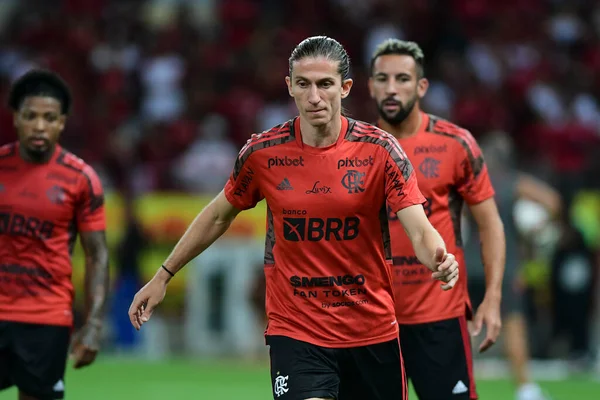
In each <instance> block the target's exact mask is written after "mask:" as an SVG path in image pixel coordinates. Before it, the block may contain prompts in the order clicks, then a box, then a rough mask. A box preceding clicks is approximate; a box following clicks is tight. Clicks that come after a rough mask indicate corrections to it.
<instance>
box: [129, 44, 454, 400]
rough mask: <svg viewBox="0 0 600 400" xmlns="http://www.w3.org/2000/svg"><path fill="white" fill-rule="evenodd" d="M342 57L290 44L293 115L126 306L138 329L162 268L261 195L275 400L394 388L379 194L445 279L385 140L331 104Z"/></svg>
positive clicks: (171, 270) (448, 266)
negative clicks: (264, 205) (265, 226)
mask: <svg viewBox="0 0 600 400" xmlns="http://www.w3.org/2000/svg"><path fill="white" fill-rule="evenodd" d="M349 64H350V63H349V58H348V55H347V53H346V51H345V49H344V48H343V47H342V45H341V44H340V43H338V42H337V41H335V40H334V39H331V38H328V37H324V36H317V37H311V38H308V39H306V40H304V41H303V42H301V43H300V44H299V45H298V46H297V47H296V48H295V49H294V51H293V52H292V55H291V57H290V60H289V68H290V73H289V76H288V77H286V83H287V87H288V91H289V94H290V96H292V97H293V98H294V100H295V102H296V105H297V107H298V110H299V114H300V116H299V117H296V118H294V119H292V120H291V121H288V122H286V123H283V124H281V125H279V126H276V127H274V128H272V129H270V130H269V131H267V132H264V133H262V134H260V135H253V136H252V137H251V139H250V140H248V143H247V144H246V145H245V146H244V147H243V148H242V150H241V151H240V153H239V156H238V158H237V161H236V163H235V167H234V169H233V173H232V174H231V177H230V179H229V180H228V182H227V183H226V185H225V189H224V190H223V192H221V193H220V194H219V195H218V196H217V197H216V198H215V199H214V200H213V201H212V202H211V203H210V205H208V206H207V207H206V208H205V209H204V210H203V211H202V212H201V213H200V214H199V215H198V217H197V218H196V219H195V221H194V222H193V223H192V225H191V226H190V227H189V228H188V230H187V232H186V233H185V234H184V236H183V237H182V239H181V240H180V241H179V243H178V244H177V246H176V247H175V249H174V251H173V252H172V254H171V255H170V256H169V257H168V258H167V260H166V261H165V263H164V265H163V266H162V267H161V268H159V269H158V271H157V272H156V275H155V276H154V278H153V279H152V280H151V281H150V282H149V283H148V284H147V285H146V286H144V287H143V288H142V289H141V290H140V291H139V292H138V293H137V294H136V296H135V298H134V299H133V302H132V304H131V307H130V309H129V316H130V318H131V322H132V324H133V325H134V326H135V327H136V328H137V329H139V328H140V327H141V326H142V324H143V323H145V322H147V321H148V319H149V318H150V316H151V314H152V312H153V310H154V309H155V307H156V306H157V305H158V304H159V303H160V302H161V301H162V300H163V298H164V296H165V292H166V287H167V284H168V282H169V280H170V279H171V278H172V277H173V275H174V274H175V273H177V271H179V270H180V269H181V268H183V266H184V265H186V264H187V263H188V262H189V261H190V260H192V259H193V258H194V257H196V256H197V255H198V254H200V253H201V252H202V251H203V250H205V249H206V248H207V247H208V246H210V244H211V243H213V242H214V241H215V240H216V239H217V238H218V237H219V236H221V235H222V234H223V233H224V232H225V231H226V230H227V228H228V227H229V225H230V224H231V222H232V220H233V219H234V218H235V216H236V215H237V214H238V213H239V212H240V210H246V209H249V208H252V207H254V206H255V205H256V204H257V203H258V202H259V201H261V200H262V199H265V200H266V202H267V206H268V211H267V223H268V229H267V235H266V241H265V259H264V263H265V266H264V273H265V276H266V285H267V289H266V292H267V294H266V307H267V314H268V321H269V322H268V326H267V329H266V342H267V344H268V345H269V346H270V354H271V379H272V384H273V396H274V398H275V399H282V400H305V399H340V400H349V399H357V400H358V399H361V400H364V399H371V400H378V399H381V400H383V399H386V400H387V399H405V398H406V385H405V384H404V373H403V367H402V361H401V356H400V349H399V344H398V327H397V322H396V317H395V314H394V300H393V291H392V275H391V267H390V265H389V263H388V261H387V260H388V259H390V257H391V252H390V246H389V245H390V242H389V230H388V220H387V209H386V203H387V204H389V207H390V209H391V212H395V213H397V216H398V219H399V220H400V223H401V224H402V225H403V226H404V228H405V229H406V230H407V232H408V235H409V237H410V239H411V243H412V245H413V246H414V248H415V251H416V253H417V254H418V255H419V256H420V257H421V259H422V260H423V262H424V263H425V265H427V267H428V268H429V269H430V270H431V271H434V272H433V276H434V277H436V278H437V279H440V280H441V281H442V282H445V285H444V286H445V288H446V289H450V288H452V287H453V286H454V284H455V283H456V282H457V280H458V265H457V263H456V261H455V259H454V256H453V255H451V254H448V253H446V251H445V245H444V242H443V240H442V238H441V237H440V235H439V234H438V233H437V231H436V230H435V229H434V228H433V227H432V226H431V224H430V223H429V221H428V220H427V217H426V216H425V212H424V211H423V207H422V203H423V202H424V198H423V197H422V195H421V193H420V192H419V189H418V187H417V182H416V177H415V174H414V172H413V170H412V166H411V164H410V162H409V161H408V159H407V158H406V157H405V155H404V152H403V151H402V149H401V148H400V146H399V145H398V142H397V141H396V140H395V139H394V138H393V136H391V135H389V134H388V133H386V132H384V131H382V130H380V129H378V128H376V127H374V126H372V125H369V124H366V123H364V122H359V121H354V120H351V119H349V118H345V117H343V116H342V115H341V102H342V98H345V97H346V96H348V94H349V93H350V89H351V87H352V80H351V79H348V72H349V67H350V65H349Z"/></svg>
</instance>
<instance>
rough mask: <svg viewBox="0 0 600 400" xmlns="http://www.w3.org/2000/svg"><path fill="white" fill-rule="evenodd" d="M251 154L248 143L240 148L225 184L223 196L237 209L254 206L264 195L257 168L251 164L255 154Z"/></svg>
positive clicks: (246, 208)
mask: <svg viewBox="0 0 600 400" xmlns="http://www.w3.org/2000/svg"><path fill="white" fill-rule="evenodd" d="M251 154H252V149H251V148H249V146H248V145H246V146H245V147H244V148H242V150H241V151H240V153H239V155H238V158H237V159H236V161H235V165H234V167H233V172H232V173H231V175H230V176H229V179H228V180H227V183H226V184H225V189H224V192H225V197H227V200H228V201H229V203H231V205H232V206H234V207H235V208H237V209H238V210H248V209H250V208H254V206H256V204H257V203H258V202H259V201H261V200H262V199H263V197H264V196H263V195H262V193H261V191H260V185H259V180H258V177H257V175H256V173H257V171H258V169H257V168H256V166H255V165H253V163H254V161H255V160H254V159H255V158H256V156H252V157H251Z"/></svg>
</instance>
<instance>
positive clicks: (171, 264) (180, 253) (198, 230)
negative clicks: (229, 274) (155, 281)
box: [157, 191, 240, 282]
mask: <svg viewBox="0 0 600 400" xmlns="http://www.w3.org/2000/svg"><path fill="white" fill-rule="evenodd" d="M239 213H240V210H238V209H237V208H235V207H234V206H233V205H231V203H230V202H229V201H228V200H227V198H226V197H225V193H224V192H223V191H221V193H219V194H218V195H217V196H216V197H215V198H214V199H213V200H212V201H211V202H210V203H209V204H208V205H207V206H206V207H205V208H204V209H203V210H202V211H201V212H200V214H198V216H197V217H196V218H195V219H194V221H193V222H192V223H191V225H190V226H189V227H188V229H187V230H186V232H185V233H184V235H183V236H182V237H181V239H180V240H179V242H178V243H177V245H176V246H175V248H174V249H173V251H172V252H171V254H170V255H169V257H168V258H167V259H166V261H165V263H164V266H165V267H166V268H167V269H168V270H169V271H171V272H172V273H173V274H176V273H177V271H179V270H180V269H182V268H183V267H184V266H185V265H186V264H187V263H189V262H190V261H191V260H193V259H194V258H196V257H197V256H198V255H199V254H200V253H202V252H203V251H204V250H206V249H207V248H208V247H209V246H210V245H211V244H213V243H214V242H215V240H217V239H218V238H219V237H221V235H223V234H224V233H225V232H226V231H227V229H229V227H230V226H231V223H232V222H233V220H234V219H235V217H236V216H237V215H238V214H239ZM157 277H160V278H161V279H164V280H165V281H167V282H168V281H169V280H170V278H171V275H169V273H168V272H167V271H165V270H164V269H162V268H160V269H159V270H158V272H157Z"/></svg>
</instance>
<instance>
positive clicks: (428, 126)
mask: <svg viewBox="0 0 600 400" xmlns="http://www.w3.org/2000/svg"><path fill="white" fill-rule="evenodd" d="M421 115H422V124H421V127H420V129H419V131H418V132H417V133H416V134H415V135H413V136H411V137H408V138H403V139H399V142H400V144H401V145H402V148H403V149H404V151H405V152H406V154H407V156H408V158H409V159H410V161H411V163H412V165H414V166H415V171H416V174H417V180H418V182H419V189H420V190H421V192H422V193H423V195H424V196H425V198H426V200H427V201H426V203H425V205H424V208H425V213H426V214H427V217H428V218H429V221H430V222H431V224H432V225H433V226H434V227H435V228H436V229H437V231H438V232H439V233H440V235H441V236H442V238H443V239H444V242H445V243H446V248H447V251H448V252H449V253H452V254H454V255H455V256H456V259H457V261H458V263H459V268H460V279H459V280H458V283H457V285H456V286H455V287H454V288H453V289H452V290H448V291H443V290H442V289H441V288H440V282H439V281H437V280H432V279H431V271H430V270H429V269H428V268H427V267H425V266H424V265H422V264H421V263H420V262H419V260H418V259H417V257H416V256H415V252H414V249H413V247H412V244H411V242H410V240H409V238H408V237H407V235H406V233H405V232H404V229H403V228H402V225H401V224H400V222H398V218H397V217H396V215H395V213H394V212H393V208H392V209H391V210H390V213H389V217H390V229H391V233H392V249H393V250H392V251H393V264H394V268H393V272H394V288H395V299H396V316H397V318H398V322H399V323H400V324H420V323H426V322H433V321H439V320H443V319H448V318H454V317H458V316H464V315H465V313H467V315H468V314H469V313H470V311H471V304H470V301H469V296H468V293H467V269H466V265H465V257H464V252H463V245H462V240H461V239H462V237H461V230H460V227H461V212H462V207H463V203H464V202H466V203H467V204H469V205H473V204H477V203H480V202H482V201H484V200H487V199H489V198H492V197H493V196H494V189H493V187H492V184H491V182H490V178H489V175H488V171H487V168H486V165H485V163H484V160H483V156H482V153H481V150H480V148H479V146H478V145H477V142H476V141H475V139H474V138H473V136H472V135H471V134H470V133H469V132H468V131H467V130H465V129H462V128H460V127H458V126H456V125H454V124H452V123H450V122H448V121H445V120H442V119H440V118H437V117H435V116H432V115H428V114H425V113H422V114H421Z"/></svg>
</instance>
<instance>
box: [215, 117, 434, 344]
mask: <svg viewBox="0 0 600 400" xmlns="http://www.w3.org/2000/svg"><path fill="white" fill-rule="evenodd" d="M225 195H226V197H227V199H228V200H229V202H230V203H231V204H232V205H233V206H234V207H236V208H238V209H240V210H244V209H249V208H252V207H254V206H255V205H256V203H258V202H259V201H261V200H262V199H266V203H267V225H268V226H267V235H266V242H265V268H264V271H265V276H266V282H267V293H266V307H267V315H268V321H269V322H268V326H267V330H266V334H267V335H281V336H287V337H291V338H294V339H297V340H302V341H306V342H309V343H312V344H315V345H318V346H323V347H332V348H336V347H337V348H339V347H355V346H363V345H369V344H373V343H380V342H384V341H388V340H392V339H394V338H396V337H397V333H398V327H397V323H396V318H395V315H394V300H393V290H392V276H391V268H390V262H391V261H390V260H391V248H390V236H389V229H388V226H389V225H388V221H387V211H386V203H387V204H389V206H390V207H391V209H392V210H396V211H398V210H400V209H403V208H405V207H408V206H411V205H416V204H422V203H423V202H424V198H423V196H422V195H421V193H420V192H419V189H418V187H417V182H416V177H415V174H414V172H413V169H412V166H411V164H410V162H409V161H408V159H407V158H406V157H405V154H404V152H403V151H402V149H401V148H400V146H399V144H398V142H397V141H396V139H394V137H393V136H391V135H389V134H388V133H386V132H384V131H382V130H380V129H378V128H376V127H374V126H372V125H369V124H367V123H364V122H359V121H354V120H350V119H346V118H344V117H342V129H341V132H340V135H339V138H338V140H337V141H336V143H334V144H333V145H331V146H328V147H326V148H315V147H311V146H308V145H306V144H304V143H303V142H302V137H301V133H300V120H299V118H295V119H294V120H292V121H289V122H287V123H285V124H283V125H280V126H277V127H275V128H273V129H271V130H269V131H267V132H264V133H262V134H259V135H253V136H252V138H251V139H250V140H249V141H248V143H247V144H246V146H245V147H243V148H242V150H241V151H240V153H239V156H238V158H237V161H236V164H235V168H234V171H233V173H232V175H231V177H230V179H229V181H228V182H227V184H226V186H225Z"/></svg>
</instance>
